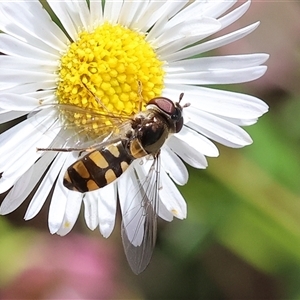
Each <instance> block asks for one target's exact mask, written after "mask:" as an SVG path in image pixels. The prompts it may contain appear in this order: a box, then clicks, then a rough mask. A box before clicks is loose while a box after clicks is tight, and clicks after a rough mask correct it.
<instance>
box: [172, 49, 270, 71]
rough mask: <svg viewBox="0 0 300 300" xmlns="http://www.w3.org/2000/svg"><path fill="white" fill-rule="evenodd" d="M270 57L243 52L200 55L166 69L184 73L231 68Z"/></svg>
mask: <svg viewBox="0 0 300 300" xmlns="http://www.w3.org/2000/svg"><path fill="white" fill-rule="evenodd" d="M268 58H269V55H268V54H264V53H256V54H243V55H227V56H211V57H200V58H195V59H186V60H180V61H176V62H172V63H170V64H169V65H168V66H167V67H166V70H167V72H168V73H178V74H179V73H180V74H181V73H182V72H193V71H207V70H230V69H244V68H250V67H256V66H259V65H261V64H262V63H264V62H265V61H266V60H267V59H268Z"/></svg>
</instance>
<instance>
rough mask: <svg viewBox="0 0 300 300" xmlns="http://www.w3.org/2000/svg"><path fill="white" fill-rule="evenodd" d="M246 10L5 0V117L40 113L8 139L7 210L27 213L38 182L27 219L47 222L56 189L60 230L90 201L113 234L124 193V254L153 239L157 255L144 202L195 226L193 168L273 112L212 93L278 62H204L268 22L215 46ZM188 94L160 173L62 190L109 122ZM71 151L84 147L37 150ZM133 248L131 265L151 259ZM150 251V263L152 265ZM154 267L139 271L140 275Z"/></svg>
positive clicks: (2, 144)
mask: <svg viewBox="0 0 300 300" xmlns="http://www.w3.org/2000/svg"><path fill="white" fill-rule="evenodd" d="M235 3H236V1H235V0H232V1H228V0H226V1H224V0H214V1H194V2H193V3H189V1H187V0H182V1H151V0H148V1H129V0H123V1H108V0H106V1H100V0H98V1H95V0H90V1H75V0H73V1H55V0H51V1H47V3H46V4H47V10H45V9H44V8H43V6H42V5H41V3H40V2H39V1H38V0H32V1H25V0H23V1H16V2H14V1H7V2H6V1H1V2H0V30H1V31H2V32H1V33H0V52H2V53H3V55H1V56H0V69H1V72H0V121H1V123H4V122H7V121H10V120H14V119H16V118H18V117H21V116H26V115H27V114H29V117H28V118H26V119H25V120H24V121H22V122H20V123H19V124H18V125H16V126H14V127H12V128H10V129H9V130H7V131H5V132H4V133H2V134H1V135H0V155H1V161H0V174H1V176H0V177H1V178H0V193H3V192H6V191H8V190H9V192H8V194H7V196H6V197H5V199H4V201H3V202H2V204H1V207H0V213H1V214H2V215H4V214H8V213H10V212H12V211H13V210H15V209H17V208H18V207H19V206H20V205H21V204H22V202H23V201H24V200H25V199H26V197H27V196H28V195H29V194H30V192H32V190H33V189H34V188H35V187H36V186H37V190H36V192H35V194H34V196H33V198H32V199H31V202H30V204H29V207H28V209H27V211H26V214H25V219H26V220H29V219H31V218H33V217H34V216H36V215H37V214H38V212H39V211H40V209H41V207H42V206H43V204H44V202H45V201H46V198H47V197H48V195H49V194H50V193H52V197H51V203H50V209H49V216H48V223H49V229H50V232H51V233H56V234H59V235H65V234H67V233H68V232H69V231H70V230H71V229H72V227H73V225H74V224H75V222H76V219H77V217H78V214H79V211H80V209H81V206H82V204H83V206H84V218H85V221H86V224H87V226H88V227H89V228H90V229H92V230H94V229H95V228H96V227H97V226H99V229H100V232H101V233H102V235H103V236H104V237H108V236H109V235H110V234H111V232H112V230H113V228H114V224H115V216H116V207H117V197H118V199H119V202H120V207H121V212H122V218H123V224H124V225H123V226H124V228H125V231H124V232H123V241H124V246H125V248H126V245H129V246H128V247H129V248H130V247H131V246H130V245H132V248H133V249H135V250H136V249H140V247H143V246H145V245H144V244H143V243H144V241H145V239H148V241H150V242H149V243H150V244H151V247H153V246H154V241H155V228H156V227H155V226H156V225H155V224H154V223H155V220H154V221H153V224H150V225H149V224H148V223H147V222H150V221H149V220H145V216H144V213H143V212H141V209H140V208H141V206H143V204H141V203H144V202H143V201H145V200H143V199H145V195H146V198H147V199H149V201H150V200H151V197H154V198H155V199H154V200H153V203H152V204H151V205H152V206H153V207H154V211H153V212H152V217H153V216H154V215H156V214H157V215H158V216H160V217H161V218H163V219H165V220H167V221H171V220H172V219H173V217H174V216H175V217H176V218H179V219H184V218H186V214H187V208H186V203H185V200H184V199H183V197H182V195H181V194H180V193H179V191H178V190H177V188H176V185H175V184H174V182H175V183H176V184H179V185H183V184H185V183H186V182H187V180H188V172H187V169H186V167H185V165H184V163H183V162H185V163H187V164H189V165H191V166H193V167H195V168H199V169H204V168H206V167H207V161H206V156H209V157H216V156H218V149H217V147H216V146H215V145H214V143H213V142H212V141H216V142H218V143H221V144H223V145H226V146H229V147H235V148H238V147H243V146H246V145H249V144H251V143H252V140H251V138H250V136H249V135H248V134H247V133H246V132H245V131H244V130H243V129H242V128H241V126H246V125H251V124H254V123H255V122H256V121H257V119H258V117H260V116H261V115H262V114H264V113H265V112H266V111H267V110H268V107H267V105H266V104H265V103H264V102H263V101H261V100H260V99H257V98H255V97H253V96H249V95H244V94H241V93H234V92H229V91H223V90H217V89H212V88H209V87H204V86H206V85H212V84H232V83H240V82H247V81H251V80H255V79H257V78H259V77H261V76H262V75H263V74H264V73H265V71H266V66H263V65H262V64H263V63H264V62H265V61H266V60H267V59H268V55H267V54H260V53H259V54H243V55H229V56H207V55H205V53H206V52H208V51H210V50H213V49H216V48H218V47H221V46H223V45H227V44H229V43H232V42H234V41H236V40H238V39H241V38H243V37H244V36H246V35H247V34H249V33H251V32H252V31H253V30H255V29H256V28H257V26H258V25H259V23H258V22H257V23H254V24H252V25H249V26H247V27H245V28H241V29H240V30H237V31H234V32H231V33H229V34H226V35H223V36H220V37H214V38H209V37H210V36H211V35H213V34H216V33H217V32H218V31H220V30H222V29H223V28H225V27H227V26H228V25H230V24H232V23H233V22H235V21H236V20H237V19H239V18H240V17H241V16H242V15H243V14H244V13H245V12H246V11H247V9H248V8H249V6H250V1H247V2H245V3H243V4H242V5H240V6H239V7H237V8H235V9H231V8H232V6H233V5H234V4H235ZM53 19H54V20H57V21H56V22H54V21H53ZM181 93H184V97H183V100H182V101H181V102H183V103H182V104H181V105H182V107H183V119H184V124H183V127H182V129H181V130H180V131H179V132H178V133H175V134H170V136H169V137H168V138H167V140H166V141H165V143H164V144H163V146H162V147H161V150H160V155H159V157H158V158H155V159H154V161H157V162H156V163H155V168H156V171H157V172H152V174H156V176H148V174H149V172H150V173H151V170H152V168H153V157H152V159H151V158H149V156H146V157H144V158H140V159H137V160H135V161H134V162H133V163H132V164H131V166H130V167H129V168H128V169H127V170H126V171H125V172H124V173H123V175H122V176H121V177H120V178H119V179H118V180H115V181H113V182H112V183H110V184H108V185H107V186H105V187H103V188H100V189H96V190H95V191H92V192H88V193H80V192H76V191H71V190H69V189H67V188H66V187H65V186H64V185H63V179H64V176H65V172H66V170H67V168H68V167H69V166H70V165H72V163H74V161H76V160H77V159H78V156H79V155H81V153H80V151H75V150H79V149H80V148H81V149H84V145H90V146H91V145H93V143H94V144H95V145H99V143H101V141H103V140H104V141H109V140H110V138H111V136H110V135H105V134H106V133H107V130H106V129H105V126H106V127H108V128H109V127H111V126H112V118H111V117H109V116H114V118H115V119H114V120H117V119H118V118H116V116H120V117H122V118H123V119H122V118H120V119H118V120H119V121H118V122H121V121H120V120H122V122H121V123H123V121H124V120H125V119H126V120H128V119H130V118H132V116H134V115H135V114H136V113H138V111H139V110H140V109H141V108H142V109H145V106H146V105H147V103H148V102H149V101H150V100H151V99H153V98H155V97H166V98H168V99H171V100H172V101H174V102H178V99H179V95H180V94H181ZM184 103H189V106H188V105H184ZM185 106H186V107H185ZM187 106H188V107H187ZM105 116H106V117H105ZM99 121H101V122H102V126H101V125H99V124H101V122H99ZM116 122H117V121H116ZM125 123H126V122H125ZM103 125H104V126H103ZM115 134H116V133H115V132H114V133H113V134H112V135H115ZM70 147H71V148H72V149H73V150H74V151H37V148H40V149H49V148H55V149H56V148H59V149H70ZM150 156H151V155H150ZM157 174H159V175H157ZM145 182H146V184H145V185H144V183H145ZM38 183H39V184H38ZM143 185H144V191H143V192H141V189H140V187H141V186H143ZM156 192H157V194H156ZM154 202H155V203H154ZM143 209H144V210H147V208H146V207H143ZM143 216H144V219H143ZM149 219H151V218H150V217H149ZM143 223H144V225H143ZM146 223H147V224H146ZM147 226H150V227H151V228H153V232H152V231H150V230H149V229H145V227H147ZM124 235H125V236H124ZM145 235H147V236H146V237H145ZM126 241H127V242H128V243H127V242H126ZM144 250H145V249H144ZM130 251H132V249H131V250H130ZM130 251H129V250H127V251H126V249H125V252H126V254H127V258H128V255H133V256H134V255H135V254H136V255H140V254H141V253H142V252H141V251H137V253H135V252H134V250H133V251H132V252H130ZM151 251H152V250H149V254H146V256H147V255H148V256H149V257H151V253H152V252H151ZM144 252H145V251H144ZM144 252H143V253H144ZM138 259H141V258H138ZM149 259H150V258H149ZM149 259H148V260H149ZM128 260H129V261H130V260H131V261H132V260H133V259H132V258H128ZM137 263H138V262H137ZM147 263H148V262H146V263H145V265H146V264H147ZM133 264H134V263H133ZM145 265H144V266H142V267H136V268H135V267H133V269H134V271H136V272H137V273H138V272H140V271H141V270H142V269H143V268H144V267H145Z"/></svg>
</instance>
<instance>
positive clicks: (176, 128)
mask: <svg viewBox="0 0 300 300" xmlns="http://www.w3.org/2000/svg"><path fill="white" fill-rule="evenodd" d="M182 127H183V118H182V117H181V118H180V119H179V120H178V121H177V122H176V125H175V132H176V133H178V132H179V131H180V130H181V129H182Z"/></svg>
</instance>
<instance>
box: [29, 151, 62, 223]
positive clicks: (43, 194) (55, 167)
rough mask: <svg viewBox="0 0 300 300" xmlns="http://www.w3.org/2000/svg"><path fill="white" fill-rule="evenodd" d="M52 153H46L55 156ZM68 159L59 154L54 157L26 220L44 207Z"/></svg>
mask: <svg viewBox="0 0 300 300" xmlns="http://www.w3.org/2000/svg"><path fill="white" fill-rule="evenodd" d="M51 154H52V153H50V154H48V155H47V153H46V154H45V155H47V156H50V157H51V156H53V155H51ZM65 160H66V157H65V155H62V154H58V155H57V157H56V158H55V159H54V161H53V163H52V164H51V166H50V168H49V170H48V171H47V173H46V174H45V177H44V178H43V180H42V182H41V184H40V185H39V187H38V189H37V191H36V192H35V194H34V196H33V198H32V199H31V201H30V204H29V207H28V209H27V211H26V214H25V220H30V219H32V218H34V217H35V216H36V215H37V214H38V213H39V211H40V209H41V208H42V206H43V204H44V202H45V200H46V198H47V197H48V195H49V194H50V191H51V189H52V188H53V186H54V185H55V182H56V180H57V177H58V174H59V172H60V170H61V166H62V165H63V164H64V162H65Z"/></svg>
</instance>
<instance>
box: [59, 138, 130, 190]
mask: <svg viewBox="0 0 300 300" xmlns="http://www.w3.org/2000/svg"><path fill="white" fill-rule="evenodd" d="M125 144H126V141H124V140H120V141H119V142H116V143H114V144H111V145H108V146H106V147H104V148H101V149H99V150H94V151H92V152H90V153H88V154H87V155H85V156H84V157H82V158H81V159H79V160H78V161H76V162H75V163H73V164H72V165H71V166H70V167H69V168H68V169H67V171H66V173H65V176H64V181H63V183H64V186H65V187H67V188H68V189H70V190H74V191H78V192H81V193H85V192H89V191H94V190H96V189H99V188H101V187H104V186H106V185H107V184H109V183H111V182H113V181H114V180H116V179H117V178H118V177H120V176H121V175H122V174H123V173H124V172H125V170H126V169H127V168H128V166H129V165H130V164H131V163H132V161H133V160H134V159H135V158H134V157H133V156H132V155H131V154H130V153H129V152H128V151H127V149H126V146H125Z"/></svg>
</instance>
